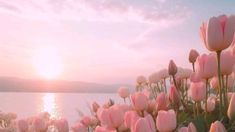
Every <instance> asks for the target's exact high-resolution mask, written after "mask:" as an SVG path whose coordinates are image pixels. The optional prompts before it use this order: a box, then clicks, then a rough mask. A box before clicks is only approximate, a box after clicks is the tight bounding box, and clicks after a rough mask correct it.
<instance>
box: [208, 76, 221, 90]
mask: <svg viewBox="0 0 235 132" xmlns="http://www.w3.org/2000/svg"><path fill="white" fill-rule="evenodd" d="M210 87H211V88H214V89H216V88H218V87H219V82H218V77H217V76H215V77H213V78H212V79H211V80H210Z"/></svg>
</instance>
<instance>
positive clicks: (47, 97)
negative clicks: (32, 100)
mask: <svg viewBox="0 0 235 132" xmlns="http://www.w3.org/2000/svg"><path fill="white" fill-rule="evenodd" d="M42 100H43V106H42V111H47V112H48V113H50V115H51V117H52V118H59V117H60V115H59V112H58V111H57V110H58V108H57V107H58V106H57V102H56V95H55V93H45V94H44V95H43V97H42Z"/></svg>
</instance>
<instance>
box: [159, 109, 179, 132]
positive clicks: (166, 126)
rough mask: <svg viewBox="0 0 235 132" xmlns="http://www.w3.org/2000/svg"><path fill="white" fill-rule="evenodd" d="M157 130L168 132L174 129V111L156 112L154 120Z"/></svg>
mask: <svg viewBox="0 0 235 132" xmlns="http://www.w3.org/2000/svg"><path fill="white" fill-rule="evenodd" d="M156 125H157V129H158V130H159V131H160V132H168V131H169V132H170V131H173V130H174V129H175V128H176V114H175V111H174V110H168V111H163V110H160V111H158V115H157V119H156Z"/></svg>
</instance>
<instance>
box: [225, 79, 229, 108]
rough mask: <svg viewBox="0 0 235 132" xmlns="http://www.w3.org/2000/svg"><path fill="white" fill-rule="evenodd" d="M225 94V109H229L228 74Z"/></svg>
mask: <svg viewBox="0 0 235 132" xmlns="http://www.w3.org/2000/svg"><path fill="white" fill-rule="evenodd" d="M225 81H226V82H225V94H224V100H225V102H224V103H225V111H227V109H228V75H226V80H225Z"/></svg>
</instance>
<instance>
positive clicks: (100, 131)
mask: <svg viewBox="0 0 235 132" xmlns="http://www.w3.org/2000/svg"><path fill="white" fill-rule="evenodd" d="M95 132H117V131H116V129H114V128H108V127H101V126H97V127H96V128H95Z"/></svg>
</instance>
